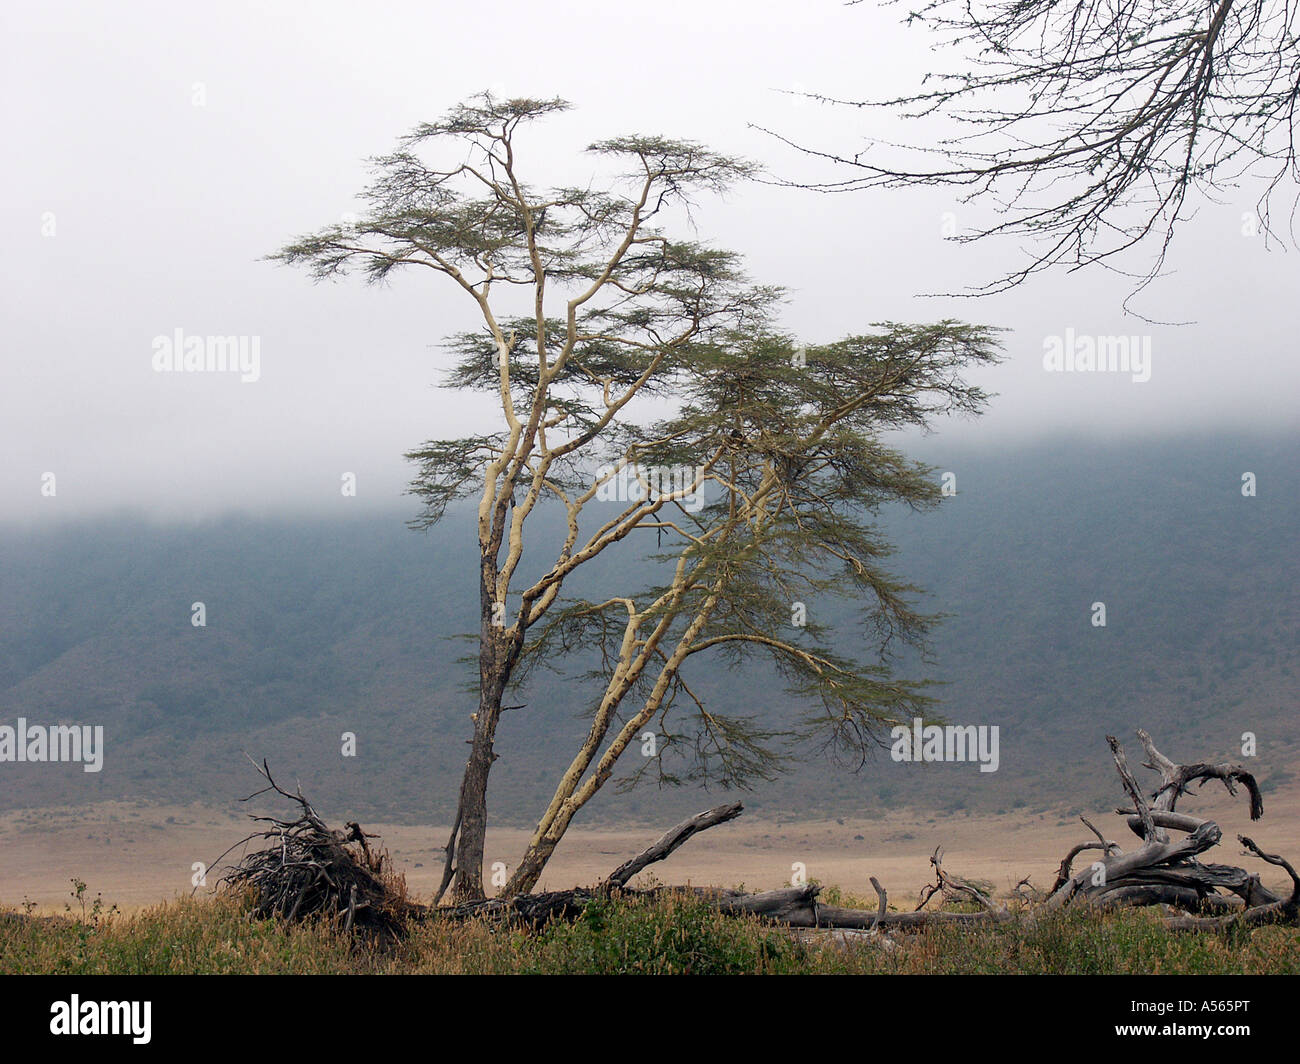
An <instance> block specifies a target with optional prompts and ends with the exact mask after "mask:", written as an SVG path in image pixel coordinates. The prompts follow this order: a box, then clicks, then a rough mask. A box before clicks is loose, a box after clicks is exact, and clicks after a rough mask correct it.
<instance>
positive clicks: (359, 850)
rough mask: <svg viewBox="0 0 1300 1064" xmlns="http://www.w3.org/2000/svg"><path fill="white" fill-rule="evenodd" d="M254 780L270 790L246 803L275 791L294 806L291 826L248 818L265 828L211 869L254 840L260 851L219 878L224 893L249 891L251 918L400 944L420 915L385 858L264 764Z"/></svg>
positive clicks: (361, 834)
mask: <svg viewBox="0 0 1300 1064" xmlns="http://www.w3.org/2000/svg"><path fill="white" fill-rule="evenodd" d="M258 772H260V773H261V774H262V776H264V777H265V779H266V781H267V786H266V787H263V788H262V789H261V790H260V791H257V792H256V793H255V794H251V795H249V796H248V797H247V798H245V799H243V800H244V801H251V800H252V799H254V798H257V797H258V796H260V795H263V794H266V793H267V792H268V791H274V792H275V793H276V794H279V795H281V796H283V797H285V798H287V799H289V800H290V801H292V802H294V803H296V804H297V806H298V815H297V816H296V817H293V818H292V819H283V820H282V819H279V818H277V817H271V816H254V815H252V814H249V818H250V819H251V820H253V821H256V822H258V823H264V824H269V825H270V827H269V828H267V829H266V830H264V831H257V832H254V833H253V834H251V835H249V836H247V837H246V838H244V839H241V840H240V841H239V842H237V843H235V845H234V846H232V847H231V848H230V849H229V850H227V851H226V853H224V854H222V855H221V857H219V858H218V859H217V862H215V863H214V867H216V865H219V863H220V862H221V861H222V860H224V859H225V857H226V856H227V854H229V853H230V852H231V851H232V850H234V849H235V848H236V847H238V846H242V845H245V844H246V843H249V842H252V841H254V840H259V841H261V842H264V843H266V844H267V845H265V846H264V847H262V848H260V849H257V850H254V851H253V852H251V853H246V854H245V855H244V856H243V857H242V858H241V859H240V861H239V862H238V863H237V864H235V865H234V866H233V867H231V868H230V869H229V871H227V872H226V873H225V874H224V875H223V876H221V878H220V881H219V882H220V886H221V888H222V889H224V890H229V891H246V892H247V893H248V894H249V895H250V896H251V898H252V904H253V914H254V915H255V916H259V917H263V918H266V917H278V918H282V919H284V920H287V921H289V922H293V921H299V920H307V919H310V918H322V917H323V918H325V919H327V920H331V921H334V922H337V923H338V924H340V925H341V926H342V927H343V929H344V930H345V931H352V930H357V931H366V932H374V933H380V934H385V935H390V936H394V937H396V936H399V935H401V934H402V932H403V931H404V930H405V927H406V922H407V921H408V920H409V919H411V918H412V917H413V916H421V915H423V913H424V909H423V907H422V906H418V905H415V904H414V903H412V902H410V901H408V900H407V898H406V884H405V881H404V880H403V879H402V877H401V876H399V875H395V874H393V873H392V872H391V870H390V869H389V868H388V867H387V865H388V852H387V851H386V850H382V849H374V848H372V847H371V845H370V843H369V842H368V841H367V840H369V839H373V838H376V837H377V836H375V835H367V834H366V833H365V832H364V831H362V830H361V826H360V825H359V824H356V823H349V824H347V825H345V829H344V830H343V831H336V830H333V829H331V828H330V827H329V825H327V824H326V823H325V821H324V820H322V819H321V817H320V815H319V814H318V813H317V812H316V810H315V809H313V808H312V806H311V803H309V802H308V801H307V799H306V798H304V797H303V795H302V791H301V789H299V790H297V791H296V792H294V793H290V792H289V791H286V790H284V789H283V788H282V787H280V785H279V784H277V783H276V782H275V780H274V779H273V778H272V777H271V770H270V769H269V767H268V766H267V764H266V762H265V761H263V762H262V764H261V766H259V767H258Z"/></svg>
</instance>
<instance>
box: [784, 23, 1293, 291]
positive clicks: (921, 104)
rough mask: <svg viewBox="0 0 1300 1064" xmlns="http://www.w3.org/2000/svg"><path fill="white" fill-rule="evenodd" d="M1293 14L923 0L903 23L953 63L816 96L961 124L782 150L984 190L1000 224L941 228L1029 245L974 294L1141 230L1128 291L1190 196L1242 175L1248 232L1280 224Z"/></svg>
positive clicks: (1108, 253)
mask: <svg viewBox="0 0 1300 1064" xmlns="http://www.w3.org/2000/svg"><path fill="white" fill-rule="evenodd" d="M1298 11H1300V8H1297V6H1296V5H1295V4H1293V3H1291V2H1290V0H1104V2H1103V0H1082V2H1079V3H1058V2H1057V0H992V2H985V3H968V2H966V0H961V2H959V3H958V2H954V0H931V2H930V3H927V4H926V5H924V6H922V7H921V8H920V9H919V10H915V11H912V12H911V13H910V14H909V15H908V16H907V22H908V23H909V24H910V23H918V24H920V25H922V26H923V27H925V28H926V29H928V30H929V31H931V32H933V33H934V34H935V35H936V45H937V49H938V50H939V51H940V52H941V53H942V54H944V55H955V56H960V59H959V60H958V61H956V62H955V63H954V65H953V67H952V68H951V69H950V70H949V71H947V72H944V71H939V72H937V73H933V74H929V75H927V76H926V78H925V87H924V88H923V89H922V90H921V91H918V92H915V93H911V94H908V95H905V96H898V97H894V98H890V99H883V100H839V99H831V98H829V97H820V96H819V97H817V99H820V100H822V101H824V102H826V103H830V104H836V105H841V106H847V107H853V108H876V109H881V110H884V111H888V112H892V113H893V114H895V115H897V116H899V117H902V118H905V119H909V120H918V121H919V120H922V119H931V120H936V121H938V122H940V123H943V124H944V125H945V126H947V127H948V128H952V127H954V126H955V127H956V129H957V132H956V133H955V134H951V135H948V134H945V135H940V136H936V137H933V138H926V139H921V140H920V142H919V143H917V142H915V141H914V142H913V143H912V144H911V145H900V144H885V143H871V144H869V145H867V146H866V147H864V148H863V149H862V150H860V151H858V152H855V153H853V154H846V153H843V152H836V151H825V150H820V149H817V148H814V147H812V146H810V145H807V144H797V145H795V146H796V147H798V148H799V149H800V150H801V151H804V152H806V153H808V154H810V155H814V156H818V157H820V158H822V159H827V160H830V161H833V162H835V163H838V164H841V165H843V166H844V167H847V168H848V170H849V171H850V172H849V173H848V175H847V176H846V177H844V178H842V179H839V180H835V181H830V182H825V183H822V184H819V185H816V186H814V187H818V188H822V189H828V190H830V189H834V190H852V189H858V188H869V187H886V188H888V187H900V186H909V185H948V186H956V187H958V188H962V189H965V190H966V191H965V192H964V193H963V202H965V201H968V200H970V199H972V198H976V197H979V198H984V199H988V200H990V201H991V202H992V203H993V204H994V205H995V207H996V208H997V219H996V221H994V222H993V223H992V224H991V225H988V226H986V227H983V228H977V229H974V230H972V231H969V232H965V233H961V234H956V235H955V236H954V239H956V240H959V241H974V240H981V239H984V238H986V237H990V236H997V235H1003V236H1029V237H1032V238H1033V239H1034V242H1035V245H1036V248H1037V250H1035V251H1033V252H1032V253H1031V254H1030V256H1029V259H1028V261H1027V262H1026V263H1025V264H1024V265H1022V266H1020V267H1018V268H1016V269H1013V270H1011V271H1009V272H1008V273H1006V274H1004V275H1003V276H1001V277H998V278H995V279H993V280H991V281H989V282H987V283H986V284H984V285H983V286H981V287H980V289H979V290H980V291H986V292H993V291H1001V290H1004V289H1006V288H1010V287H1014V286H1015V285H1017V284H1020V283H1021V282H1022V281H1024V280H1025V279H1026V278H1028V277H1029V276H1031V275H1032V274H1034V273H1037V272H1039V271H1040V270H1044V269H1047V268H1050V267H1053V266H1057V265H1065V266H1066V267H1068V268H1071V269H1073V268H1078V267H1080V266H1084V265H1088V264H1095V263H1104V264H1110V263H1111V260H1113V259H1116V257H1117V256H1119V255H1120V254H1121V253H1122V252H1125V251H1127V250H1128V249H1130V248H1133V247H1134V246H1135V245H1137V244H1140V243H1145V244H1148V245H1150V246H1152V247H1153V249H1154V254H1153V256H1152V261H1151V264H1150V266H1149V267H1148V268H1147V269H1146V270H1145V272H1143V273H1141V274H1139V275H1138V277H1139V283H1138V286H1137V287H1138V289H1141V288H1142V287H1145V285H1146V284H1147V283H1149V282H1150V280H1151V279H1153V278H1154V277H1155V276H1156V275H1157V274H1158V273H1159V271H1160V270H1161V268H1162V266H1163V264H1164V262H1165V258H1166V254H1167V252H1168V250H1169V246H1170V242H1171V241H1172V239H1173V237H1174V233H1175V230H1176V228H1177V224H1178V222H1179V221H1180V220H1182V219H1183V218H1185V217H1186V216H1187V214H1188V212H1189V211H1190V210H1191V209H1192V208H1193V207H1194V206H1195V204H1196V202H1197V199H1198V198H1199V197H1198V196H1197V195H1193V193H1199V194H1202V195H1205V196H1208V197H1210V198H1213V197H1214V196H1215V195H1216V194H1217V193H1218V192H1220V191H1222V190H1225V189H1228V188H1231V187H1234V186H1235V184H1236V183H1237V181H1238V180H1239V179H1240V178H1242V177H1251V178H1254V179H1256V180H1258V181H1259V182H1260V184H1261V186H1262V188H1261V192H1260V195H1259V199H1258V202H1257V205H1256V213H1257V216H1258V219H1259V225H1260V230H1261V232H1262V233H1263V234H1264V235H1265V237H1266V238H1267V237H1268V236H1270V235H1277V228H1276V227H1275V225H1274V222H1273V213H1272V211H1271V209H1270V204H1271V202H1272V200H1273V198H1274V194H1275V193H1276V192H1277V191H1278V190H1279V189H1280V188H1283V187H1286V186H1291V187H1294V186H1295V184H1296V183H1297V181H1300V164H1298V163H1297V156H1296V122H1297V103H1298V102H1300V35H1298V34H1297V18H1298V15H1297V12H1298ZM918 128H920V127H919V126H918ZM781 139H783V140H785V141H786V143H792V142H791V141H790V140H789V139H787V138H785V137H782V138H781ZM1293 203H1294V201H1293ZM1290 214H1291V212H1290V211H1288V212H1287V221H1286V222H1284V223H1283V227H1286V226H1287V225H1289V221H1290ZM1116 261H1117V262H1118V260H1116ZM1115 268H1118V267H1117V266H1116V267H1115Z"/></svg>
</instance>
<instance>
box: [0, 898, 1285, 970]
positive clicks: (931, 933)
mask: <svg viewBox="0 0 1300 1064" xmlns="http://www.w3.org/2000/svg"><path fill="white" fill-rule="evenodd" d="M896 941H897V943H898V945H897V948H896V949H894V950H891V951H885V950H882V949H880V948H879V947H878V946H876V945H873V944H871V943H868V942H862V943H855V944H853V945H850V946H837V945H834V944H830V943H826V944H821V943H818V944H805V943H801V942H796V941H795V940H793V939H792V937H791V936H790V935H789V934H788V933H787V932H786V931H784V930H782V929H779V928H774V927H771V926H767V925H764V924H761V923H759V922H758V921H756V920H750V919H738V918H735V917H727V916H722V915H720V914H718V913H717V912H715V911H714V910H712V909H709V908H708V907H706V906H703V905H701V904H699V903H698V902H696V901H694V900H687V899H682V898H662V899H658V900H654V901H648V900H637V901H631V902H617V903H602V904H599V905H594V906H592V907H590V908H589V910H588V911H587V913H586V914H585V915H584V916H583V918H582V919H580V920H579V921H577V922H576V923H575V924H572V925H555V926H552V927H550V928H548V929H547V930H545V931H543V932H542V933H540V934H533V935H529V934H526V933H524V932H522V931H518V930H509V929H498V928H492V927H489V926H487V925H485V924H482V923H465V924H450V923H445V922H441V921H431V922H428V923H426V924H424V925H421V926H416V927H414V928H413V929H412V931H411V933H410V935H409V936H408V937H407V938H406V939H405V940H404V941H402V942H400V943H398V944H396V945H390V946H386V947H385V946H382V945H366V944H364V943H358V942H357V941H354V940H353V939H352V938H351V937H350V936H348V935H346V934H344V933H343V932H342V931H341V930H340V929H339V928H338V927H337V926H333V925H330V924H326V923H323V922H316V923H312V924H307V925H302V926H298V927H290V926H288V925H286V924H283V923H281V922H278V921H269V920H260V919H255V918H253V917H252V916H251V915H250V913H249V905H248V901H247V900H246V899H241V898H237V897H226V898H218V899H215V900H214V899H204V900H191V899H186V900H180V901H173V902H169V903H166V904H163V905H158V906H154V907H152V908H149V909H146V910H143V911H141V912H139V913H136V914H133V915H129V916H127V915H122V914H120V913H113V912H105V911H103V910H102V908H101V909H100V910H97V911H96V910H94V909H93V908H92V910H90V911H87V912H86V913H82V912H79V911H74V912H73V913H72V914H71V915H70V916H67V917H62V918H30V917H26V916H24V915H22V914H18V913H13V912H10V913H7V914H5V915H4V916H3V918H0V972H4V973H5V974H101V973H122V974H145V973H161V974H236V973H240V974H288V973H293V974H335V973H354V974H369V973H383V974H417V973H419V974H485V973H496V974H508V973H545V974H566V973H624V972H643V973H650V974H669V973H673V974H676V973H684V974H744V973H759V974H767V973H828V974H829V973H862V974H926V975H931V974H964V973H985V974H1013V973H1014V974H1022V973H1028V974H1035V973H1043V974H1115V973H1142V974H1149V973H1159V974H1181V973H1190V974H1205V973H1230V974H1233V973H1257V974H1300V931H1297V929H1295V928H1278V927H1266V928H1259V929H1257V930H1254V931H1250V932H1245V933H1241V934H1237V935H1231V936H1222V937H1221V936H1208V935H1198V936H1192V935H1181V936H1175V935H1170V934H1169V933H1167V932H1166V931H1165V930H1164V929H1163V928H1162V927H1161V926H1160V925H1159V924H1158V923H1157V921H1156V920H1155V919H1154V917H1153V916H1152V914H1149V913H1141V912H1130V913H1121V914H1117V915H1109V916H1096V915H1088V914H1069V915H1065V916H1061V917H1058V918H1053V919H1047V920H1041V921H1039V922H1038V923H1037V924H1036V925H1034V926H1032V927H1027V926H1020V925H1014V924H1013V925H1003V926H998V927H989V928H984V929H980V930H962V929H959V928H953V927H934V928H930V929H928V930H926V931H923V932H920V933H915V934H908V935H898V936H896Z"/></svg>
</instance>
